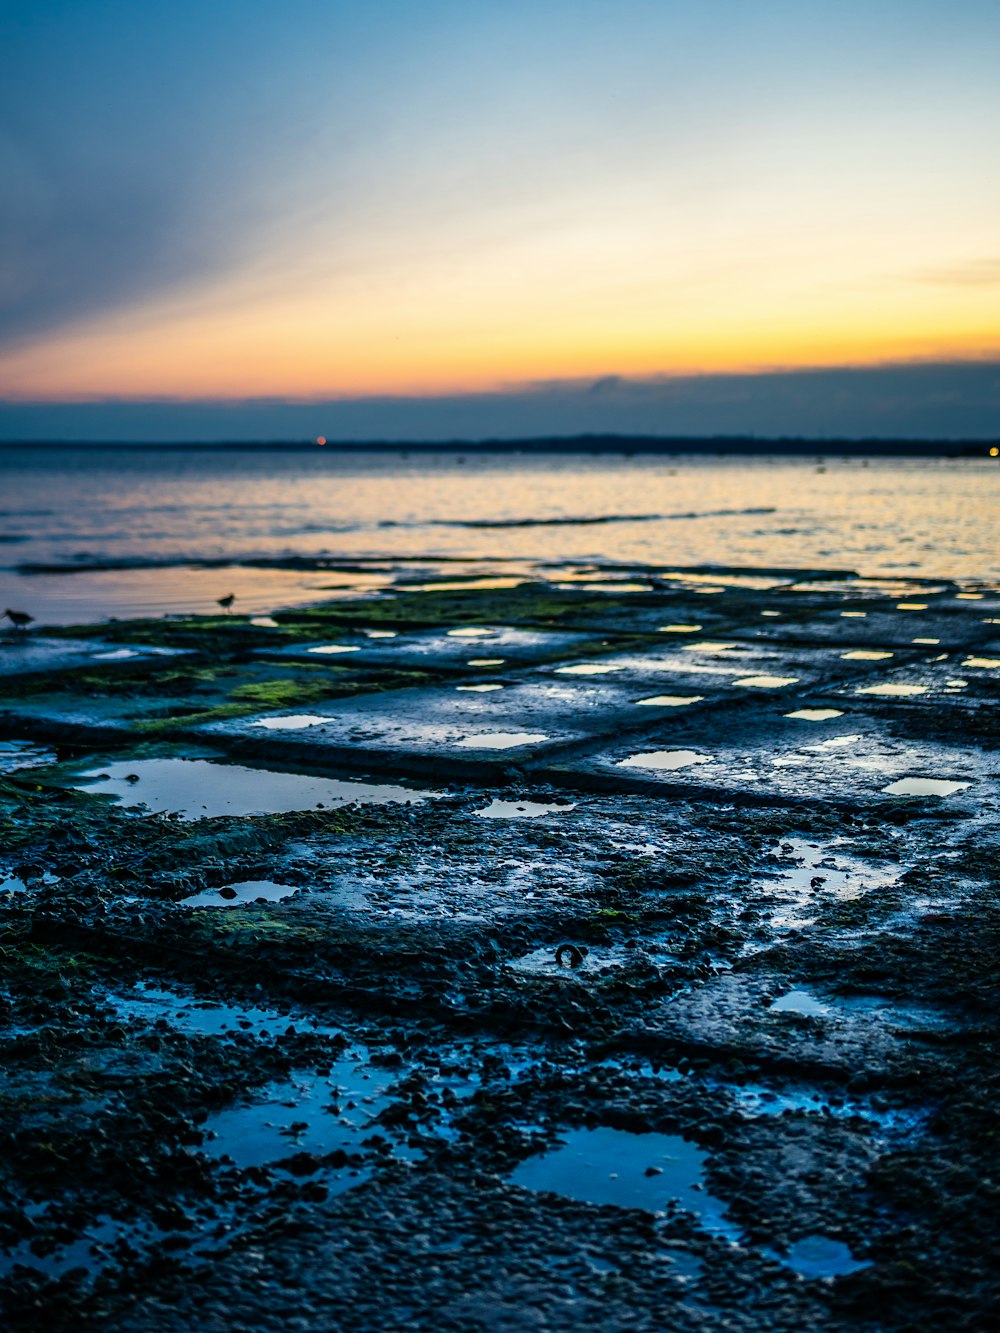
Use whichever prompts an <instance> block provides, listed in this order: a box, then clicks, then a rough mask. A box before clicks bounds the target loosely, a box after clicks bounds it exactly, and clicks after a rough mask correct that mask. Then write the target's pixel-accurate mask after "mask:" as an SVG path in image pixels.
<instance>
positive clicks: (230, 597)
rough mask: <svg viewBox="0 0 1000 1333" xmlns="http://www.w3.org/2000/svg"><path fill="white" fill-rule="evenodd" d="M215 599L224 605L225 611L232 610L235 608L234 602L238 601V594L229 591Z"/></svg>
mask: <svg viewBox="0 0 1000 1333" xmlns="http://www.w3.org/2000/svg"><path fill="white" fill-rule="evenodd" d="M215 600H216V601H217V602H218V603H219V605H220V606H221V607H222V609H223V611H231V610H232V609H233V602H235V601H236V594H235V593H234V592H227V593H226V595H225V597H217V598H216V599H215Z"/></svg>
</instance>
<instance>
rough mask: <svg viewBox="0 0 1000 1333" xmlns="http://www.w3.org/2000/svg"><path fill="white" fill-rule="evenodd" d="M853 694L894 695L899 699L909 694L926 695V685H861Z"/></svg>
mask: <svg viewBox="0 0 1000 1333" xmlns="http://www.w3.org/2000/svg"><path fill="white" fill-rule="evenodd" d="M854 693H855V694H881V695H895V696H898V697H900V698H902V697H904V696H906V695H910V694H926V693H927V686H926V685H895V684H891V685H863V686H861V688H860V689H857V690H855V691H854Z"/></svg>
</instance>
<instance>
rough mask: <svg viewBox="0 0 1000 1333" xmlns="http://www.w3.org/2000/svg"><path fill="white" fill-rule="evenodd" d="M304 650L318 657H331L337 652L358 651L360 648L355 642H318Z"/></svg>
mask: <svg viewBox="0 0 1000 1333" xmlns="http://www.w3.org/2000/svg"><path fill="white" fill-rule="evenodd" d="M306 652H307V653H316V654H317V656H319V657H333V656H335V655H336V654H337V653H360V652H361V649H360V648H359V647H358V646H357V645H356V644H350V643H320V644H316V645H315V646H314V647H312V648H307V649H306Z"/></svg>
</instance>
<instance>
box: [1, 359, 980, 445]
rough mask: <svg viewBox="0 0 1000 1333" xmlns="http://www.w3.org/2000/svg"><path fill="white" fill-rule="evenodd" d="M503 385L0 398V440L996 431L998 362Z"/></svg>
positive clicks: (919, 435)
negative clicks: (378, 393)
mask: <svg viewBox="0 0 1000 1333" xmlns="http://www.w3.org/2000/svg"><path fill="white" fill-rule="evenodd" d="M596 383H597V384H599V385H600V386H601V388H600V391H599V392H597V393H595V392H594V388H595V381H593V380H588V381H586V382H568V383H565V382H564V383H558V382H557V383H550V384H540V385H533V386H526V387H519V388H518V387H512V388H510V389H509V390H506V391H498V392H493V393H474V394H464V395H452V396H438V397H426V398H401V397H396V398H389V397H386V398H354V399H350V398H341V399H331V400H325V401H317V402H294V401H289V400H285V399H280V398H258V399H242V400H213V401H167V400H159V401H156V400H149V401H124V400H107V401H100V402H87V403H17V402H11V401H7V402H3V401H0V439H5V440H44V439H60V440H89V441H100V440H108V441H115V440H131V441H170V440H175V441H192V440H199V441H212V440H270V439H273V440H279V439H288V440H290V439H308V438H310V437H313V436H316V435H320V434H322V435H326V436H327V437H328V438H330V439H332V440H357V441H359V442H363V441H366V440H367V441H372V440H413V441H420V440H447V439H469V440H476V439H486V438H506V439H517V438H528V437H533V436H540V435H578V434H583V433H596V434H604V433H608V434H622V435H630V434H631V435H752V434H755V435H763V436H772V437H773V436H782V435H789V436H805V437H809V438H814V439H818V440H821V439H823V438H824V437H828V438H874V437H878V438H909V439H983V440H986V439H993V438H997V437H1000V360H983V361H965V362H934V363H913V364H905V365H889V366H875V367H863V368H862V367H854V368H834V369H813V370H787V371H775V372H772V373H769V374H757V375H698V376H684V377H667V376H662V377H654V378H647V379H641V380H640V379H636V380H630V379H625V378H622V377H620V376H611V375H609V376H605V377H602V378H601V379H600V380H598V381H597V382H596Z"/></svg>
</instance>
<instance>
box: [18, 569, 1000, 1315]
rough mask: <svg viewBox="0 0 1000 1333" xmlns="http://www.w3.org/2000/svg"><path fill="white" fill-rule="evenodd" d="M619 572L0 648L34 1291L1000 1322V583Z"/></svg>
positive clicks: (92, 1305)
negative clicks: (999, 614) (29, 659)
mask: <svg viewBox="0 0 1000 1333" xmlns="http://www.w3.org/2000/svg"><path fill="white" fill-rule="evenodd" d="M620 582H622V583H623V587H619V588H618V589H617V590H615V588H614V586H613V583H610V582H609V584H608V585H607V586H603V587H602V588H601V590H600V591H599V592H597V591H595V589H594V587H593V585H592V583H590V582H587V581H582V580H579V579H574V578H573V577H569V576H567V577H566V578H565V579H562V580H560V579H559V578H558V576H557V575H555V574H554V575H553V578H552V579H551V580H550V581H548V582H545V583H542V582H535V583H528V582H524V583H519V584H518V586H515V587H497V588H489V587H486V588H482V587H480V588H466V589H463V588H461V587H458V588H456V587H455V586H454V585H453V584H452V585H449V586H447V587H436V586H435V585H434V584H433V583H432V584H428V585H426V587H425V588H424V589H423V590H419V591H417V590H414V591H412V592H411V593H409V594H407V595H406V596H396V597H391V596H386V597H384V598H375V599H373V600H369V601H364V602H360V601H359V602H355V603H349V604H345V603H343V602H339V603H334V604H330V605H329V606H325V607H324V606H319V607H312V608H307V609H304V610H300V611H294V612H292V611H290V612H280V613H275V615H274V617H273V620H272V621H271V623H269V624H268V625H259V626H258V625H254V624H252V623H251V622H250V621H248V620H246V619H241V618H240V617H237V616H230V617H226V618H225V619H224V620H223V619H220V618H215V619H209V618H204V619H203V620H201V621H198V620H188V621H161V622H134V623H121V624H118V625H116V626H115V627H114V629H115V633H114V644H115V646H116V647H118V648H121V647H125V648H127V647H129V646H130V645H134V646H135V647H136V648H137V649H140V648H141V649H142V651H141V652H137V656H135V657H132V658H127V659H126V658H122V657H118V658H115V659H113V660H112V659H109V660H108V661H106V662H104V663H103V665H102V664H101V663H100V662H98V661H94V660H93V653H92V652H91V651H90V649H89V648H88V647H87V643H88V641H89V640H94V641H96V635H90V636H88V635H87V634H85V633H82V632H80V631H72V632H71V633H72V638H70V637H67V642H68V643H70V644H71V645H72V647H71V649H68V650H67V651H68V652H69V656H68V657H66V658H63V657H62V656H60V655H59V653H57V652H55V651H54V650H53V652H52V654H51V655H50V656H49V657H48V658H46V662H47V665H45V664H44V663H42V664H41V665H40V666H38V667H37V668H35V669H33V670H32V671H31V672H25V673H20V672H19V673H9V674H8V678H7V680H6V681H5V685H4V698H3V700H2V703H0V710H2V717H3V725H4V732H3V741H2V744H3V747H4V750H3V753H4V757H5V762H4V764H3V766H2V770H3V771H2V774H0V961H2V973H0V1047H2V1053H3V1069H4V1075H3V1083H2V1090H0V1100H2V1109H3V1114H2V1116H0V1138H2V1147H3V1151H2V1153H0V1174H2V1177H3V1188H2V1190H0V1293H2V1294H0V1301H2V1309H3V1318H4V1321H5V1324H6V1326H8V1327H10V1328H12V1329H13V1328H32V1329H34V1328H39V1327H44V1328H52V1329H58V1328H66V1329H79V1328H86V1327H93V1328H101V1329H108V1330H114V1331H115V1333H139V1331H141V1330H164V1333H173V1330H178V1333H179V1331H180V1330H188V1329H191V1328H197V1329H199V1330H201V1329H204V1330H220V1333H221V1330H229V1329H248V1330H262V1331H269V1330H271V1329H274V1330H278V1329H281V1330H286V1329H309V1330H312V1329H315V1330H323V1329H345V1330H351V1329H356V1330H372V1331H373V1333H374V1331H375V1330H391V1329H428V1330H430V1329H434V1330H437V1329H454V1330H479V1329H497V1330H508V1329H509V1330H511V1333H514V1330H517V1331H518V1333H519V1331H520V1330H522V1329H532V1328H538V1329H559V1330H563V1329H565V1330H569V1329H576V1328H594V1329H602V1330H603V1329H611V1330H618V1329H620V1330H623V1331H624V1330H633V1329H634V1330H644V1329H649V1330H654V1329H656V1330H660V1329H664V1328H672V1329H673V1328H676V1329H688V1328H690V1329H708V1328H713V1329H714V1328H736V1329H753V1330H756V1329H760V1330H808V1329H817V1330H819V1329H822V1330H835V1329H855V1328H857V1329H873V1330H877V1329H885V1330H897V1329H898V1330H903V1329H917V1328H920V1329H923V1328H934V1329H939V1328H941V1329H944V1328H949V1329H950V1328H955V1329H980V1328H982V1329H988V1328H992V1327H994V1326H995V1323H994V1320H995V1311H996V1308H997V1303H998V1300H1000V1281H998V1278H997V1272H998V1266H997V1249H998V1241H1000V1227H998V1222H997V1219H998V1217H1000V1208H998V1197H997V1189H998V1186H997V1155H996V1154H997V1129H996V1124H997V1122H996V1110H995V1108H996V1103H997V1098H998V1094H1000V1075H998V1072H997V1063H996V1051H997V1012H998V999H1000V996H998V994H997V975H996V957H997V950H998V946H1000V910H998V888H1000V882H998V869H997V858H996V846H997V831H998V819H1000V816H998V787H997V783H998V781H1000V777H998V773H1000V765H998V763H997V760H996V753H995V743H996V735H997V722H996V718H997V713H996V682H997V680H998V679H1000V668H998V666H997V665H995V664H994V665H991V663H995V661H996V657H997V654H995V653H994V650H993V649H992V648H990V643H991V641H992V642H993V643H994V644H995V643H996V631H995V626H993V625H992V623H987V622H991V621H992V619H993V617H994V616H995V609H994V607H993V603H994V602H995V600H996V595H995V592H993V590H990V589H987V588H979V589H974V588H971V587H958V586H957V585H950V584H945V583H943V582H938V583H935V584H926V585H920V584H917V583H915V582H912V581H909V582H907V583H905V584H903V583H900V584H898V585H893V584H889V583H887V582H885V581H883V582H881V583H880V582H879V581H865V580H853V579H851V578H849V577H847V576H843V575H840V576H836V577H834V576H825V575H823V574H822V573H821V572H820V573H813V574H808V573H806V572H803V571H795V572H792V571H790V572H788V573H787V575H782V573H781V572H780V571H758V572H756V573H755V572H753V571H728V572H727V571H719V570H714V571H711V572H708V571H674V570H644V571H630V580H629V581H628V582H627V583H624V581H623V580H620ZM707 588H710V589H711V590H712V591H711V595H709V596H706V595H705V590H706V589H707ZM636 589H638V590H636ZM970 592H971V593H981V594H982V596H969V593H970ZM709 605H710V612H709V611H707V610H706V607H707V606H709ZM914 605H916V606H920V607H923V608H924V609H923V610H913V609H910V608H912V607H913V606H914ZM901 608H902V609H901ZM699 611H700V612H701V613H702V614H701V616H700V618H699V615H698V612H699ZM764 613H767V614H764ZM862 613H863V614H862ZM921 616H924V617H926V620H925V621H924V622H922V623H923V624H925V625H926V626H930V629H929V632H928V633H926V634H924V633H923V632H922V631H921V630H920V628H919V627H916V618H919V617H921ZM761 626H766V630H765V631H762V630H761ZM664 627H674V628H667V629H665V628H664ZM678 627H679V628H678ZM858 627H861V628H860V629H859V628H858ZM477 628H481V629H483V630H484V632H485V634H488V635H491V636H494V637H495V640H496V641H502V642H503V643H504V644H505V645H506V647H507V649H508V652H507V653H505V654H500V653H499V651H498V652H497V653H496V654H495V655H496V656H505V657H509V658H510V660H507V661H504V662H502V663H491V664H490V665H487V666H485V667H482V666H470V665H469V662H470V660H482V659H490V658H491V657H492V656H493V654H491V653H490V652H488V651H487V650H486V647H487V639H486V637H484V636H482V635H481V636H479V637H478V638H476V637H475V636H474V635H472V634H470V633H466V634H464V635H461V636H460V635H456V634H454V633H452V632H451V631H454V630H456V629H463V630H475V629H477ZM911 629H912V632H911ZM394 636H398V639H399V640H401V641H403V645H404V647H405V654H403V655H400V657H399V658H398V659H394V658H393V655H392V652H391V645H392V644H393V643H395V642H397V638H396V637H394ZM26 637H27V638H28V640H29V643H30V640H31V636H26ZM106 638H107V636H104V635H102V636H101V640H100V642H101V643H103V642H104V641H105V639H106ZM918 639H928V640H930V639H938V640H940V642H938V643H923V644H921V643H918V642H916V640H918ZM46 642H48V641H46ZM456 642H457V643H458V644H459V645H460V650H459V651H458V652H456V651H455V650H453V648H452V647H451V645H452V644H454V643H456ZM81 644H82V645H83V647H81ZM316 644H322V645H325V644H330V645H335V644H342V645H344V646H347V647H355V646H356V647H358V652H356V653H343V654H329V655H328V660H320V661H319V662H317V661H316V660H314V659H315V658H316V657H317V655H316V654H310V653H309V646H310V645H316ZM365 644H375V645H378V648H377V651H375V652H368V651H366V650H365V647H364V645H365ZM706 644H707V645H708V646H707V647H706V646H705V645H706ZM682 645H687V647H684V646H682ZM158 648H171V649H184V650H186V654H187V656H186V657H185V658H184V659H182V660H176V659H175V660H170V659H168V658H167V656H166V655H165V654H162V653H157V652H155V651H153V650H155V649H158ZM689 648H690V651H689V650H688V649H689ZM11 651H12V652H13V651H14V650H13V649H12V650H11ZM17 651H19V652H20V651H23V650H22V649H21V648H20V647H18V649H17ZM46 651H48V650H46ZM98 651H103V649H99V650H98ZM81 653H82V654H83V658H81V657H80V656H79V655H80V654H81ZM262 653H263V654H265V655H264V656H262V655H261V654H262ZM73 654H77V656H76V657H74V656H73ZM462 654H465V656H462ZM84 658H85V663H84V665H81V662H82V661H83V660H84ZM352 659H357V665H354V664H353V662H352ZM39 662H41V658H39ZM581 666H583V667H585V668H586V667H613V668H616V669H615V670H613V671H603V672H593V673H592V674H591V675H588V674H587V673H586V672H585V671H584V672H581V671H580V670H578V668H579V667H581ZM752 677H757V678H764V683H760V684H756V685H739V684H737V683H736V682H738V681H740V680H746V679H748V678H752ZM958 680H964V681H965V682H966V684H965V685H963V686H958V685H956V684H954V683H952V684H949V683H948V682H955V681H958ZM776 681H780V682H782V683H780V684H776V683H775V682H776ZM482 684H495V685H499V686H500V687H501V688H499V689H495V690H486V691H483V690H479V689H476V690H472V689H467V688H463V687H467V686H473V685H475V686H479V685H482ZM899 684H902V685H911V686H920V687H922V689H921V692H920V693H919V694H906V693H898V692H897V693H893V692H883V693H881V694H880V693H877V692H875V689H874V688H873V687H878V686H880V685H890V686H891V685H899ZM864 691H867V692H864ZM576 692H579V693H576ZM695 696H697V698H696V697H695ZM650 698H665V699H669V700H672V701H673V702H669V703H660V704H651V703H649V702H648V700H649V699H650ZM678 699H683V700H684V702H683V703H678V702H676V701H677V700H678ZM584 701H586V702H584ZM644 701H645V702H644ZM317 719H318V720H317ZM470 719H472V723H471V724H470ZM289 720H290V721H289ZM283 722H284V723H285V725H282V723H283ZM265 724H269V725H265ZM473 733H478V734H480V735H504V734H508V735H516V736H522V737H523V736H524V735H532V736H535V735H540V736H544V737H545V738H546V740H545V741H537V742H534V741H532V742H527V741H524V742H523V743H522V744H520V745H511V746H509V747H506V748H504V747H501V746H497V747H495V748H491V747H490V746H488V745H486V746H481V747H479V748H476V747H470V746H469V745H466V744H463V741H465V740H466V738H467V737H468V736H469V735H470V734H473ZM549 738H554V741H552V742H550V740H549ZM251 753H252V755H253V758H252V760H251V759H250V758H249V757H248V756H249V755H250V754H251ZM637 755H653V756H657V755H659V756H667V758H666V759H660V760H658V761H656V762H652V763H648V764H644V765H639V766H637V765H635V764H629V763H625V762H623V761H626V760H629V759H632V758H634V757H635V756H637ZM677 756H689V757H690V756H694V757H695V759H696V760H697V761H698V762H694V761H692V760H691V759H690V758H688V759H685V761H684V762H680V761H679V760H678V758H677ZM251 764H252V768H251V767H250V765H251ZM241 774H252V775H253V776H247V777H245V778H244V779H242V780H241ZM431 778H432V779H433V781H431V780H429V779H431ZM900 784H903V785H902V787H900ZM907 784H909V785H907Z"/></svg>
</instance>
